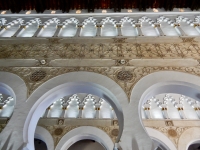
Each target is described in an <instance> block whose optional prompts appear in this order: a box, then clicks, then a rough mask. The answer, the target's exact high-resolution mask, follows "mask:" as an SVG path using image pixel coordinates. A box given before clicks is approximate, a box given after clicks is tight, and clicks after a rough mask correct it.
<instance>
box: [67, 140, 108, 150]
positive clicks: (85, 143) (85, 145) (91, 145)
mask: <svg viewBox="0 0 200 150" xmlns="http://www.w3.org/2000/svg"><path fill="white" fill-rule="evenodd" d="M75 149H77V150H78V149H81V150H94V149H95V150H106V149H105V148H104V147H103V146H102V145H101V144H100V143H98V142H96V141H94V140H80V141H78V142H76V143H74V144H73V145H72V146H70V148H69V149H68V150H75Z"/></svg>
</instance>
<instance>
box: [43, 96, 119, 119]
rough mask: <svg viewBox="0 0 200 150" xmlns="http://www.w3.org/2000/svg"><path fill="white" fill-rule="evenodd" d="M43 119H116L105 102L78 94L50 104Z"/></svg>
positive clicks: (94, 97)
mask: <svg viewBox="0 0 200 150" xmlns="http://www.w3.org/2000/svg"><path fill="white" fill-rule="evenodd" d="M43 117H44V118H83V119H84V118H96V119H116V118H117V117H116V114H115V112H114V110H113V108H112V107H111V106H110V104H109V103H107V102H106V100H104V99H102V98H99V97H97V96H95V95H91V94H86V93H78V94H74V95H72V96H65V97H62V98H60V99H58V100H56V101H55V102H54V103H52V104H51V105H50V106H49V107H48V108H47V109H46V111H45V113H44V115H43Z"/></svg>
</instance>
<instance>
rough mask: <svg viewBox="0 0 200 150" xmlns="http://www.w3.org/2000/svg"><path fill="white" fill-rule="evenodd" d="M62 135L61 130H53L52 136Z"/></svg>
mask: <svg viewBox="0 0 200 150" xmlns="http://www.w3.org/2000/svg"><path fill="white" fill-rule="evenodd" d="M62 133H63V129H62V128H57V129H55V131H54V134H55V135H61V134H62Z"/></svg>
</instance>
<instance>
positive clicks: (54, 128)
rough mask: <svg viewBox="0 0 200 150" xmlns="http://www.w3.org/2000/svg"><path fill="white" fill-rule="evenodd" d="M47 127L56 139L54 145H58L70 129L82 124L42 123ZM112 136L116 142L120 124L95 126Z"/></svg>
mask: <svg viewBox="0 0 200 150" xmlns="http://www.w3.org/2000/svg"><path fill="white" fill-rule="evenodd" d="M42 127H44V128H45V129H47V130H48V131H49V133H50V134H51V135H52V137H53V140H54V145H55V146H56V145H57V144H58V142H59V141H60V140H61V138H62V137H63V136H64V135H65V134H67V133H68V132H69V131H71V130H73V129H75V128H78V127H80V125H77V126H71V125H67V126H66V125H51V126H45V125H42ZM95 127H97V128H99V129H101V130H103V131H104V132H106V133H107V134H108V136H110V138H111V139H112V141H113V142H115V140H116V138H117V136H118V132H119V126H95Z"/></svg>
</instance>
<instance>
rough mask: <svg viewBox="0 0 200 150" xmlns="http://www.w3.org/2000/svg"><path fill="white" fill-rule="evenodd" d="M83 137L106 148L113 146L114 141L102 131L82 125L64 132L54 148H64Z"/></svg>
mask: <svg viewBox="0 0 200 150" xmlns="http://www.w3.org/2000/svg"><path fill="white" fill-rule="evenodd" d="M84 139H90V140H95V141H97V142H98V143H99V144H101V145H102V146H103V147H105V148H106V150H112V149H113V148H114V143H113V142H112V140H111V138H110V137H109V136H108V135H107V134H106V133H105V132H104V131H102V130H100V129H98V128H96V127H91V126H82V127H78V128H75V129H73V130H71V131H70V132H68V133H67V134H65V135H64V136H63V137H62V139H61V140H60V141H59V143H58V145H57V146H56V149H55V150H66V149H68V148H69V147H70V146H72V145H73V144H74V143H76V142H78V141H80V140H84Z"/></svg>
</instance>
